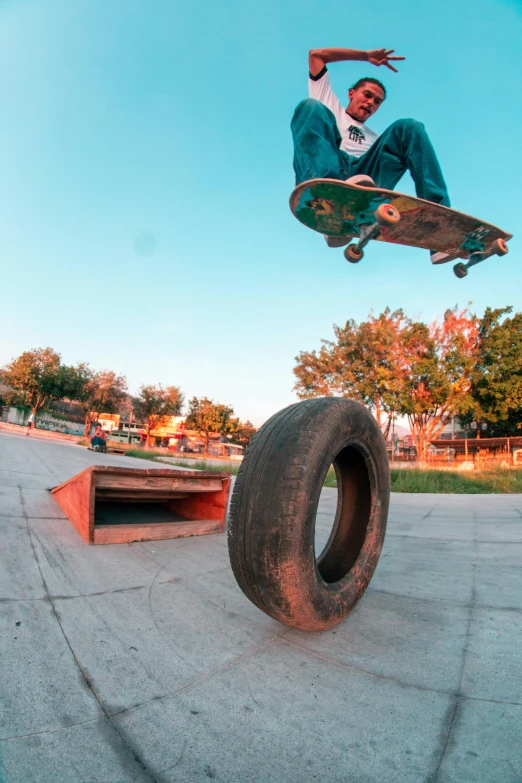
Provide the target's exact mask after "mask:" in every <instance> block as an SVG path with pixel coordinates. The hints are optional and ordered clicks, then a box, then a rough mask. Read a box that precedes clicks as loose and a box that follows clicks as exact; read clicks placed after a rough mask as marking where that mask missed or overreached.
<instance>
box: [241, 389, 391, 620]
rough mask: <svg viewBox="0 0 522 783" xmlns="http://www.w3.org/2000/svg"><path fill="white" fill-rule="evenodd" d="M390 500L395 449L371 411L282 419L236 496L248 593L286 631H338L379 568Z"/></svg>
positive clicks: (327, 409) (292, 411)
mask: <svg viewBox="0 0 522 783" xmlns="http://www.w3.org/2000/svg"><path fill="white" fill-rule="evenodd" d="M332 463H333V464H334V466H335V470H336V473H337V483H338V487H339V490H338V503H337V513H336V518H335V522H334V525H333V527H332V532H331V534H330V538H329V540H328V543H327V544H326V547H325V549H324V550H323V552H322V553H321V554H320V555H319V557H318V558H317V559H316V554H315V547H314V538H315V517H316V511H317V505H318V502H319V495H320V493H321V489H322V486H323V482H324V478H325V476H326V473H327V471H328V468H329V467H330V465H331V464H332ZM389 497H390V479H389V466H388V458H387V455H386V444H385V442H384V438H383V436H382V434H381V431H380V429H379V427H378V425H377V422H376V421H375V419H374V418H373V417H372V416H371V414H370V413H369V412H368V410H367V409H366V408H365V407H364V406H363V405H361V404H360V403H358V402H353V401H351V400H345V399H342V398H336V397H323V398H319V399H314V400H306V401H304V402H300V403H297V404H296V405H291V406H290V407H288V408H285V409H284V410H282V411H280V412H279V413H276V414H275V416H272V418H271V419H269V420H268V421H267V422H266V424H265V425H264V426H263V427H262V428H261V429H260V430H259V432H258V433H257V434H256V436H255V437H254V439H253V440H252V442H251V444H250V446H249V447H248V450H247V452H246V455H245V458H244V460H243V463H242V465H241V468H240V471H239V474H238V476H237V479H236V483H235V486H234V492H233V495H232V500H231V505H230V515H229V528H228V548H229V554H230V562H231V565H232V570H233V572H234V575H235V577H236V579H237V582H238V584H239V586H240V587H241V589H242V590H243V592H244V593H245V595H246V596H247V597H248V598H250V600H251V601H252V602H253V603H254V604H255V605H256V606H257V607H259V609H262V610H263V611H264V612H266V614H268V615H270V617H273V618H274V619H276V620H279V621H280V622H282V623H285V624H286V625H290V626H293V627H295V628H301V629H303V630H307V631H317V630H325V629H327V628H331V627H332V626H334V625H336V624H337V623H339V622H340V621H341V620H343V619H344V618H345V617H346V615H347V614H348V613H349V612H350V610H351V609H353V607H354V606H355V604H356V603H357V601H358V600H359V599H360V598H361V596H362V595H363V593H364V591H365V590H366V587H367V586H368V583H369V582H370V579H371V578H372V576H373V573H374V571H375V568H376V567H377V563H378V560H379V555H380V553H381V549H382V544H383V541H384V534H385V530H386V520H387V516H388V504H389Z"/></svg>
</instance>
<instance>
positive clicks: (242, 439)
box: [230, 420, 257, 448]
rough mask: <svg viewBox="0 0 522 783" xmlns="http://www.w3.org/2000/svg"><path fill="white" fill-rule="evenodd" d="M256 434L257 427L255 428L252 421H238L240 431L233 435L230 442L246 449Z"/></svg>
mask: <svg viewBox="0 0 522 783" xmlns="http://www.w3.org/2000/svg"><path fill="white" fill-rule="evenodd" d="M256 432H257V427H254V425H253V424H252V422H251V421H248V420H247V421H245V422H242V421H238V430H237V432H235V433H234V434H233V435H232V438H231V439H230V442H231V443H236V444H238V445H239V446H244V447H245V448H246V447H247V446H248V444H249V443H250V441H251V440H252V438H253V437H254V435H255V434H256Z"/></svg>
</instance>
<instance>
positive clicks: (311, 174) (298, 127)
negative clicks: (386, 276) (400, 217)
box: [291, 49, 450, 264]
mask: <svg viewBox="0 0 522 783" xmlns="http://www.w3.org/2000/svg"><path fill="white" fill-rule="evenodd" d="M393 52H394V50H393V49H370V50H369V51H367V52H364V51H359V50H357V49H312V50H311V51H310V53H309V71H310V78H309V82H308V93H309V96H310V97H309V98H308V99H307V100H304V101H301V103H299V105H298V106H297V108H296V110H295V113H294V116H293V118H292V124H291V129H292V136H293V140H294V170H295V175H296V184H299V183H300V182H304V181H305V180H308V179H316V178H322V177H326V178H329V179H340V180H345V181H347V182H351V183H353V184H355V185H362V186H364V185H366V186H367V187H373V186H375V185H376V186H377V187H381V188H386V189H388V190H393V188H394V187H395V185H396V184H397V182H398V181H399V180H400V178H401V177H402V175H403V174H404V173H405V171H409V172H410V174H411V176H412V178H413V181H414V183H415V192H416V193H417V196H419V198H424V199H426V200H427V201H433V202H435V203H436V204H444V205H445V206H446V207H449V206H450V200H449V196H448V191H447V188H446V183H445V182H444V177H443V176H442V171H441V169H440V165H439V162H438V160H437V156H436V154H435V150H434V149H433V145H432V143H431V141H430V139H429V137H428V134H427V133H426V130H425V128H424V125H423V124H422V123H421V122H417V120H397V121H396V122H394V123H392V124H391V125H390V127H389V128H387V129H386V130H385V131H384V133H382V134H381V135H380V136H377V134H376V133H374V131H372V130H371V129H370V128H369V127H368V126H367V125H366V122H367V120H368V119H369V118H370V117H371V116H372V115H373V114H375V112H376V111H377V109H378V108H379V106H380V105H381V104H382V102H383V101H384V100H385V98H386V89H385V87H384V85H383V84H381V82H380V81H378V80H377V79H373V78H372V77H367V78H363V79H359V81H358V82H356V83H355V84H354V85H353V87H351V88H350V89H349V90H348V98H349V103H348V106H347V108H346V109H345V108H343V107H342V106H341V104H340V102H339V99H338V98H337V96H336V95H334V93H333V92H332V87H331V84H330V77H329V75H328V69H327V67H326V66H327V63H334V62H340V61H342V60H359V61H362V62H369V63H372V65H376V66H381V65H384V66H386V67H387V68H389V69H390V70H391V71H394V72H395V73H397V69H396V68H395V67H394V66H393V65H392V64H391V63H392V62H393V61H397V60H404V59H405V58H404V57H394V56H392V55H393ZM326 241H327V243H328V245H329V246H330V247H342V245H347V244H348V242H349V241H350V240H349V238H348V237H347V238H344V237H326ZM446 258H447V255H446V254H445V253H438V252H435V251H432V252H431V260H432V262H433V263H435V264H437V263H440V262H441V261H443V260H444V259H446Z"/></svg>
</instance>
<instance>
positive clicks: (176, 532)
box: [94, 519, 224, 544]
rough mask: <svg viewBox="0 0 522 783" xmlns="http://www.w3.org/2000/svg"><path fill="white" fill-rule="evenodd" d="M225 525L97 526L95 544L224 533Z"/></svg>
mask: <svg viewBox="0 0 522 783" xmlns="http://www.w3.org/2000/svg"><path fill="white" fill-rule="evenodd" d="M223 529H224V528H223V525H222V524H221V522H220V521H216V520H213V519H209V520H198V521H197V522H148V523H147V524H144V525H96V529H95V531H94V543H95V544H132V543H133V542H135V541H159V540H162V539H166V538H187V537H188V536H206V535H209V534H211V533H222V532H223Z"/></svg>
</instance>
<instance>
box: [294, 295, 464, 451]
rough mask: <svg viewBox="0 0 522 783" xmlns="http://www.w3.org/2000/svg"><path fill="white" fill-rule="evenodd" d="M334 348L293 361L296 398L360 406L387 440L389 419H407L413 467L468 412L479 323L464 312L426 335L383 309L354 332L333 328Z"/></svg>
mask: <svg viewBox="0 0 522 783" xmlns="http://www.w3.org/2000/svg"><path fill="white" fill-rule="evenodd" d="M334 332H335V337H336V340H335V342H329V341H323V346H322V348H321V349H320V351H319V352H318V353H317V352H315V351H312V352H311V353H305V352H301V353H300V354H299V356H298V357H297V358H296V361H297V365H296V367H295V368H294V373H295V375H296V377H297V382H296V385H295V389H296V391H297V394H298V396H299V397H300V398H302V399H306V398H307V397H316V396H320V395H326V396H331V395H338V396H340V397H348V398H351V399H356V400H360V401H361V402H363V403H364V404H365V405H367V406H368V407H369V408H370V409H371V410H372V411H373V412H374V414H375V417H376V419H377V423H378V424H379V426H380V427H381V429H382V430H383V433H384V436H385V437H387V435H388V432H389V427H390V421H391V416H392V415H393V414H394V413H400V414H403V415H405V416H407V417H408V420H409V423H410V428H411V431H412V435H413V438H414V441H415V445H416V448H417V454H418V457H419V459H420V460H424V459H426V454H427V448H428V445H429V441H430V440H431V439H434V438H435V437H436V436H437V435H438V434H439V432H440V431H441V430H442V428H443V427H444V425H445V424H446V423H447V421H449V419H450V418H451V417H452V416H454V415H455V414H456V413H465V412H466V411H468V410H470V409H471V408H472V407H473V400H472V398H471V395H470V388H471V372H472V370H473V366H474V361H475V359H476V349H477V335H478V319H477V318H476V316H474V315H473V314H471V313H470V312H469V311H468V310H467V309H464V310H458V308H454V309H453V310H448V311H447V312H446V313H445V314H444V317H443V319H442V321H441V322H435V323H434V324H432V325H431V327H429V326H427V325H426V324H424V323H422V322H419V321H412V320H410V319H409V318H407V317H406V316H405V315H404V312H403V311H402V310H396V311H395V312H391V311H390V310H389V309H388V308H387V309H386V310H385V311H384V312H383V313H381V315H379V316H377V317H375V316H373V315H370V317H369V318H368V320H367V321H364V322H362V323H361V324H357V323H356V322H355V321H353V320H350V321H347V323H346V326H345V327H344V328H343V329H341V328H339V327H337V326H335V327H334Z"/></svg>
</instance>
